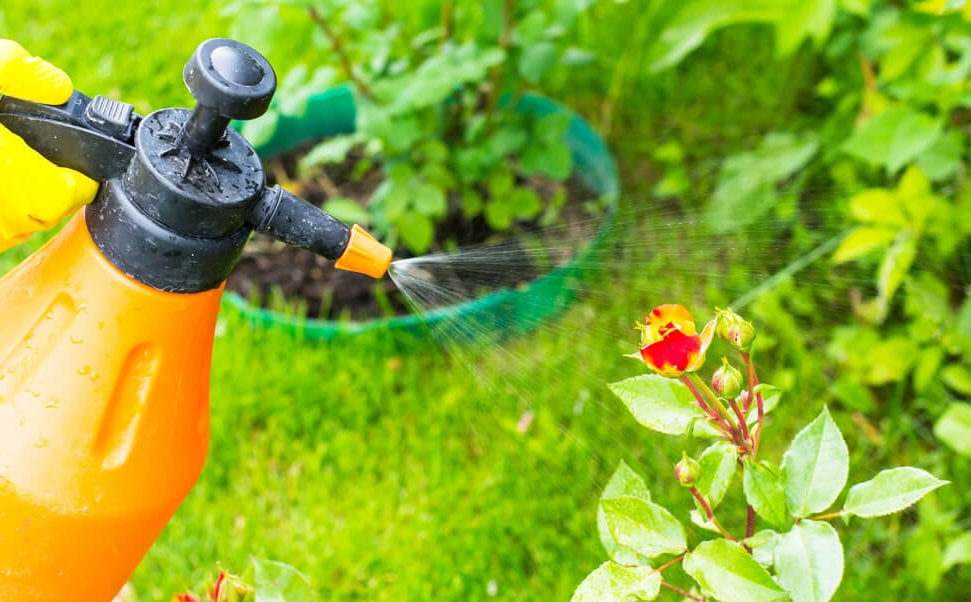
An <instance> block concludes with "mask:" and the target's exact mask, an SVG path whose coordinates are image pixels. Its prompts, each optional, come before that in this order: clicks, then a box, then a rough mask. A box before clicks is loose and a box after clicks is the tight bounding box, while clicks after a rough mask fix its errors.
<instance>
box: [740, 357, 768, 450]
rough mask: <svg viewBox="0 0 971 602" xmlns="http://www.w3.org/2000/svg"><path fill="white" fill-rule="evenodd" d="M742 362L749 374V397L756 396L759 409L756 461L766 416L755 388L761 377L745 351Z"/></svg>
mask: <svg viewBox="0 0 971 602" xmlns="http://www.w3.org/2000/svg"><path fill="white" fill-rule="evenodd" d="M741 354H742V360H744V361H745V369H746V371H747V372H748V396H749V399H752V395H755V406H756V408H757V409H758V416H759V418H758V422H757V427H756V428H757V429H758V430H757V431H755V437H754V440H753V441H752V459H753V460H754V459H755V456H756V454H758V453H759V441H760V440H761V439H762V421H763V417H764V415H765V406H764V404H763V402H762V393H761V392H758V393H756V392H755V388H756V387H757V386H759V375H758V374H756V373H755V366H754V365H753V364H752V356H750V355H749V354H748V353H746V352H745V351H742V352H741Z"/></svg>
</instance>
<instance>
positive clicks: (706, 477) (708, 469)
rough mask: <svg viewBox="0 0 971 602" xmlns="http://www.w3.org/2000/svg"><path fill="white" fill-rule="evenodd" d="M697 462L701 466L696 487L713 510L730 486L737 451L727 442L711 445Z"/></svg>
mask: <svg viewBox="0 0 971 602" xmlns="http://www.w3.org/2000/svg"><path fill="white" fill-rule="evenodd" d="M698 462H699V464H701V476H700V477H698V483H697V485H696V487H697V488H698V491H699V492H700V493H701V495H703V496H705V498H706V499H707V500H708V503H709V504H711V507H712V508H715V507H716V506H718V504H719V503H721V501H722V498H724V497H725V493H726V492H727V491H728V487H729V486H730V485H731V484H732V477H733V476H735V465H736V464H737V462H738V449H737V448H736V447H735V446H734V445H732V444H731V443H729V442H727V441H719V442H717V443H712V444H711V445H710V446H708V449H706V450H705V451H704V452H702V454H701V457H700V458H698Z"/></svg>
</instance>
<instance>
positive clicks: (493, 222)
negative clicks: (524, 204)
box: [485, 199, 513, 232]
mask: <svg viewBox="0 0 971 602" xmlns="http://www.w3.org/2000/svg"><path fill="white" fill-rule="evenodd" d="M485 218H486V222H487V223H488V224H489V226H490V227H491V228H492V229H493V230H498V231H499V232H503V231H505V230H508V229H509V227H510V226H511V225H512V218H513V206H512V203H510V202H509V200H508V199H492V200H490V201H489V202H488V203H487V204H486V207H485Z"/></svg>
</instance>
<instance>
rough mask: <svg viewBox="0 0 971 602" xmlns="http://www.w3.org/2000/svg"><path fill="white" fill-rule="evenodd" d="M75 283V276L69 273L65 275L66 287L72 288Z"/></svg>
mask: <svg viewBox="0 0 971 602" xmlns="http://www.w3.org/2000/svg"><path fill="white" fill-rule="evenodd" d="M72 282H74V274H72V273H70V272H68V273H67V274H64V286H70V285H71V283H72Z"/></svg>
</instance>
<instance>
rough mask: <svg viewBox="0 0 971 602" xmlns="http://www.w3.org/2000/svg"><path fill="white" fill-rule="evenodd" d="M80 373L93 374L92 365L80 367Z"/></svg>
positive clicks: (83, 374) (82, 374) (84, 374)
mask: <svg viewBox="0 0 971 602" xmlns="http://www.w3.org/2000/svg"><path fill="white" fill-rule="evenodd" d="M78 374H80V375H81V376H87V375H88V374H91V366H82V367H81V368H78Z"/></svg>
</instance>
